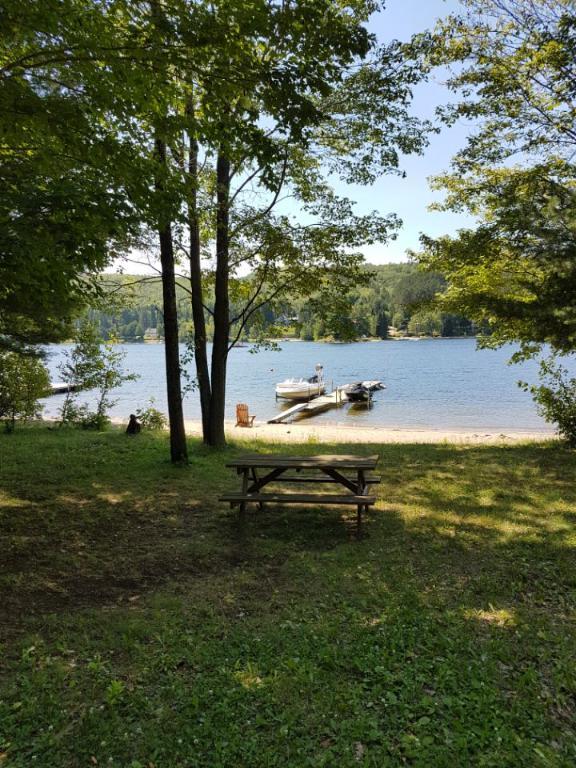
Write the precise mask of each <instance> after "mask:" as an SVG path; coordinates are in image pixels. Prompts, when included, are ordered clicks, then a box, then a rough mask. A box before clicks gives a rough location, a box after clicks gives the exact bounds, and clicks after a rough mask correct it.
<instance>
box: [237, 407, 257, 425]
mask: <svg viewBox="0 0 576 768" xmlns="http://www.w3.org/2000/svg"><path fill="white" fill-rule="evenodd" d="M255 418H256V416H249V415H248V406H247V405H246V403H238V405H237V406H236V426H237V427H251V426H252V425H253V423H254V419H255Z"/></svg>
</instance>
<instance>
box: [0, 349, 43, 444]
mask: <svg viewBox="0 0 576 768" xmlns="http://www.w3.org/2000/svg"><path fill="white" fill-rule="evenodd" d="M49 389H50V377H49V375H48V371H47V370H46V368H45V366H44V365H43V363H42V362H41V361H40V360H39V359H37V358H35V357H30V356H27V355H21V354H18V353H16V352H9V351H6V350H4V351H0V419H4V423H5V428H6V431H7V432H13V431H14V427H15V424H16V420H17V419H29V418H33V417H35V416H38V414H39V413H40V411H41V406H40V404H39V403H38V400H39V399H40V398H41V397H45V396H46V395H47V394H48V391H49Z"/></svg>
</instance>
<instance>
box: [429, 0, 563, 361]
mask: <svg viewBox="0 0 576 768" xmlns="http://www.w3.org/2000/svg"><path fill="white" fill-rule="evenodd" d="M464 7H465V12H464V14H462V15H460V16H451V17H449V18H448V19H447V20H446V21H444V22H441V23H440V25H439V27H438V29H437V30H436V32H435V33H434V34H432V35H428V36H423V37H421V38H420V39H419V44H420V45H422V46H423V47H424V49H425V50H426V52H427V55H428V56H429V62H430V63H431V64H432V65H438V64H442V65H455V67H454V69H453V74H452V77H451V78H450V79H449V86H450V87H451V88H452V89H453V90H454V91H455V92H456V93H458V94H459V95H460V97H461V100H460V102H459V103H456V104H454V105H451V106H450V107H448V108H446V109H444V110H443V113H442V114H443V117H444V119H445V120H446V121H447V122H449V123H450V122H452V121H454V120H456V119H458V118H466V119H468V120H470V119H473V123H472V125H473V132H472V134H471V135H470V137H469V138H468V141H467V144H466V146H465V147H464V148H463V149H462V150H461V151H460V152H459V153H458V154H457V155H456V156H455V157H454V159H453V172H452V173H450V174H446V175H443V176H440V177H438V178H437V179H436V181H435V185H436V187H438V188H440V189H443V190H445V191H446V193H447V197H446V200H445V202H444V203H443V204H442V205H441V206H440V207H441V208H443V209H448V210H453V211H467V212H469V213H470V214H472V216H474V217H475V218H476V219H477V220H478V226H476V228H474V229H463V230H461V231H460V233H459V235H458V236H457V237H442V238H439V239H436V240H434V239H431V238H426V237H425V238H423V245H424V253H423V254H421V255H420V257H419V258H420V260H421V262H422V263H423V264H424V265H426V266H427V267H428V268H430V269H433V270H436V271H439V272H441V273H442V274H444V275H445V277H446V279H447V281H448V283H449V289H448V291H447V292H446V293H445V294H444V295H443V297H442V300H441V306H443V307H445V308H448V309H449V310H451V311H458V312H460V313H462V314H464V315H465V316H467V317H470V318H471V319H473V320H475V321H476V322H478V323H483V322H484V323H486V322H487V323H489V324H490V327H491V328H492V330H493V334H492V342H493V343H502V342H505V341H512V340H516V341H521V342H531V341H538V342H547V343H549V344H551V345H552V346H553V347H554V348H555V349H557V350H561V351H564V352H566V351H570V350H572V349H574V348H575V347H576V304H575V302H574V297H575V296H576V290H575V287H576V172H575V171H576V168H575V166H574V164H573V157H574V150H575V149H576V131H575V129H574V125H575V118H576V101H575V95H576V91H575V90H574V74H575V70H574V61H575V59H574V55H573V53H574V40H575V38H574V29H575V28H576V16H575V14H574V8H573V4H572V3H571V2H569V1H568V0H558V2H550V0H537V1H536V2H532V1H529V0H488V1H487V2H485V1H484V0H482V1H481V2H480V0H464Z"/></svg>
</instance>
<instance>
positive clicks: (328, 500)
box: [220, 493, 376, 505]
mask: <svg viewBox="0 0 576 768" xmlns="http://www.w3.org/2000/svg"><path fill="white" fill-rule="evenodd" d="M220 501H229V502H231V503H236V504H237V503H240V502H254V503H260V502H271V503H274V502H276V503H278V504H354V505H357V504H361V505H369V504H375V503H376V497H375V496H355V495H353V494H345V495H342V496H335V495H333V494H310V493H255V494H250V493H246V494H244V493H225V494H223V495H222V496H220Z"/></svg>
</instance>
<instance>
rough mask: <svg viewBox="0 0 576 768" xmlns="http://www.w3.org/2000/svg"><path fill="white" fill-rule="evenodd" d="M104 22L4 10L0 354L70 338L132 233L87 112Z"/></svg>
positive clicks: (109, 149)
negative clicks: (99, 278) (98, 277)
mask: <svg viewBox="0 0 576 768" xmlns="http://www.w3.org/2000/svg"><path fill="white" fill-rule="evenodd" d="M99 21H101V14H100V13H99V11H98V9H97V7H96V4H94V6H92V7H90V6H89V4H87V3H85V2H81V1H80V0H66V2H64V3H61V2H56V1H55V0H48V1H47V2H45V3H42V4H38V3H31V2H24V3H20V2H18V3H17V2H14V1H13V0H7V2H5V3H3V4H2V10H1V11H0V23H1V26H2V30H3V34H2V36H1V38H0V60H1V63H0V133H1V134H2V144H1V146H0V161H1V162H0V168H1V170H0V347H4V348H17V349H23V348H25V347H26V345H28V344H36V343H39V342H49V341H57V340H60V339H62V337H65V336H66V335H67V334H68V332H69V329H70V321H71V320H72V318H73V317H74V316H75V315H76V314H77V313H78V312H79V310H80V309H81V307H82V305H83V304H84V303H85V301H86V300H87V298H90V297H91V296H93V295H94V291H95V282H94V280H92V279H91V278H92V277H93V276H94V275H95V274H96V273H97V272H98V271H99V270H101V269H102V268H103V267H104V266H105V265H106V264H108V263H109V261H110V257H111V253H112V251H113V249H114V247H115V246H116V245H117V244H118V243H120V242H122V243H125V242H126V241H127V239H129V233H130V232H133V231H134V220H133V218H132V216H131V210H130V205H129V204H128V203H127V201H126V200H125V198H124V197H123V196H122V194H121V193H120V188H121V186H122V183H121V181H119V179H118V178H117V177H115V172H113V168H114V160H115V154H116V152H115V148H114V145H113V143H112V142H111V141H110V137H109V136H107V135H105V132H104V131H103V130H102V123H101V122H100V121H99V119H98V117H99V116H97V115H96V114H95V113H94V110H90V109H89V108H88V101H89V100H90V93H91V84H90V80H89V77H88V72H89V70H90V68H92V69H95V67H94V64H93V63H92V61H91V58H92V56H94V55H95V50H96V49H97V47H98V46H97V45H96V40H97V39H98V37H100V45H103V46H106V43H107V41H106V36H105V28H104V27H103V26H102V25H101V24H100V23H99Z"/></svg>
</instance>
